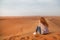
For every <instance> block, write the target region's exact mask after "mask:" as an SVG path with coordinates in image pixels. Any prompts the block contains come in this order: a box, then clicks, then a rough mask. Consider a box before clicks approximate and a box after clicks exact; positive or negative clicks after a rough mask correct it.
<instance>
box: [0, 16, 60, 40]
mask: <svg viewBox="0 0 60 40" xmlns="http://www.w3.org/2000/svg"><path fill="white" fill-rule="evenodd" d="M44 18H45V19H46V21H47V23H48V25H49V26H48V29H49V32H50V33H49V34H46V35H41V34H36V35H33V32H35V30H36V26H37V25H38V22H39V20H40V17H39V16H34V17H0V39H1V40H60V27H59V26H60V17H55V16H52V17H48V16H47V17H44Z"/></svg>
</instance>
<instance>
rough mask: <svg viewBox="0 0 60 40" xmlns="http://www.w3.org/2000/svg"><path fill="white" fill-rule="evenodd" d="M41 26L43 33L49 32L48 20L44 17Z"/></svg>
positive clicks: (41, 19)
mask: <svg viewBox="0 0 60 40" xmlns="http://www.w3.org/2000/svg"><path fill="white" fill-rule="evenodd" d="M40 26H41V34H47V33H49V30H48V24H47V22H46V20H45V19H44V17H41V18H40Z"/></svg>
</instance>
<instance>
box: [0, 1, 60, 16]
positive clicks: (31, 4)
mask: <svg viewBox="0 0 60 40" xmlns="http://www.w3.org/2000/svg"><path fill="white" fill-rule="evenodd" d="M0 12H1V13H0V16H60V0H0Z"/></svg>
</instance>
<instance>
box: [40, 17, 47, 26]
mask: <svg viewBox="0 0 60 40" xmlns="http://www.w3.org/2000/svg"><path fill="white" fill-rule="evenodd" d="M40 22H41V23H42V24H43V25H45V26H47V27H48V24H47V22H46V20H45V18H44V17H41V18H40Z"/></svg>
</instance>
